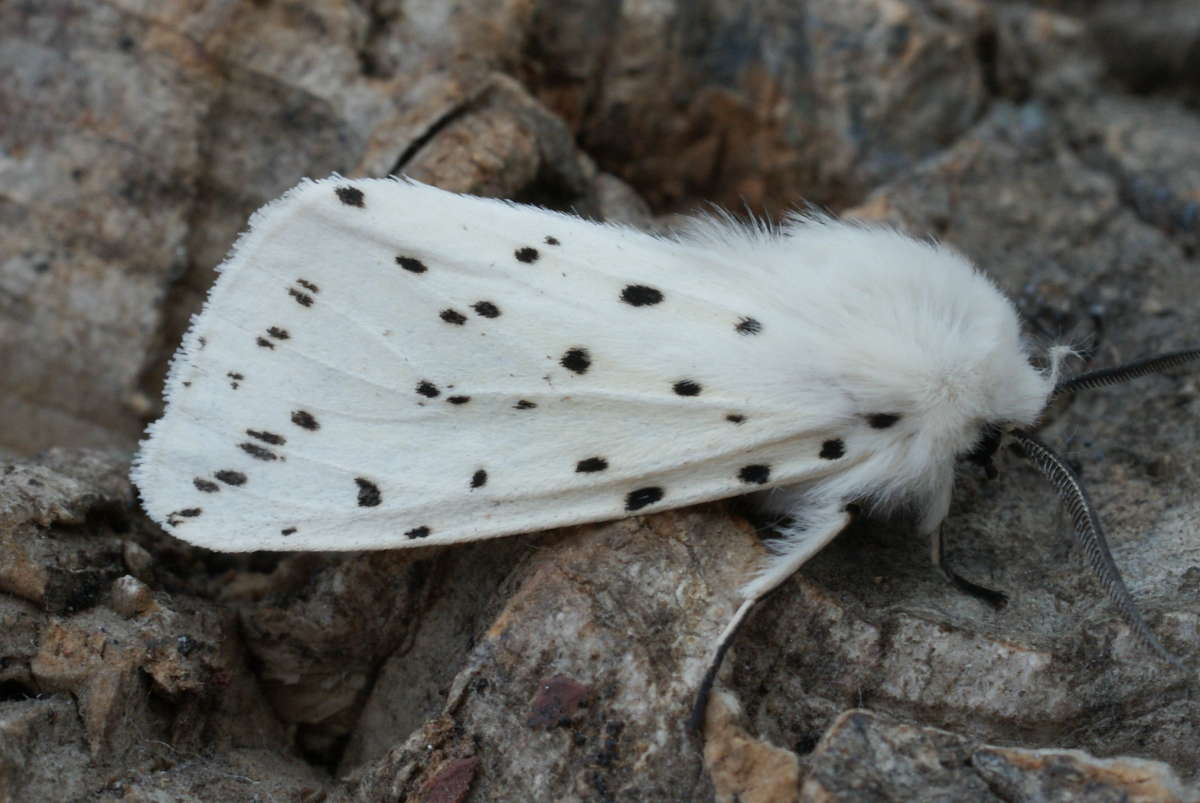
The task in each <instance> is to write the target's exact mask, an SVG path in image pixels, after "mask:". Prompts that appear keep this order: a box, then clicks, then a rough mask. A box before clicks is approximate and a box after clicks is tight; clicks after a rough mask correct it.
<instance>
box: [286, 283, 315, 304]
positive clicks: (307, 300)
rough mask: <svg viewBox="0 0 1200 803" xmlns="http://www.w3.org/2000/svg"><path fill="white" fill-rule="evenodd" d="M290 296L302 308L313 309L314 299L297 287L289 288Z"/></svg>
mask: <svg viewBox="0 0 1200 803" xmlns="http://www.w3.org/2000/svg"><path fill="white" fill-rule="evenodd" d="M288 295H289V296H291V297H292V298H294V299H296V303H297V304H299V305H300V306H302V307H311V306H312V305H313V297H312V296H310V295H309V294H308V293H303V292H301V291H299V290H297V289H296V288H295V287H289V288H288Z"/></svg>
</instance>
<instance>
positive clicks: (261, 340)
mask: <svg viewBox="0 0 1200 803" xmlns="http://www.w3.org/2000/svg"><path fill="white" fill-rule="evenodd" d="M254 342H255V343H257V344H258V346H259V348H264V349H274V348H275V344H274V343H272V342H271V341H270V340H267V339H266V338H265V337H263V336H262V335H259V336H258V338H257V339H256V340H255V341H254Z"/></svg>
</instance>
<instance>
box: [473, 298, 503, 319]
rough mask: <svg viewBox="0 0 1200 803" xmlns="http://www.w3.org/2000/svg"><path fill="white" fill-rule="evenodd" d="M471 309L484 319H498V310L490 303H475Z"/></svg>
mask: <svg viewBox="0 0 1200 803" xmlns="http://www.w3.org/2000/svg"><path fill="white" fill-rule="evenodd" d="M471 309H473V310H475V312H476V313H478V314H479V315H481V316H483V317H484V318H499V317H500V308H499V307H497V306H496V305H495V304H493V303H492V302H490V301H476V302H475V303H474V304H472V305H471Z"/></svg>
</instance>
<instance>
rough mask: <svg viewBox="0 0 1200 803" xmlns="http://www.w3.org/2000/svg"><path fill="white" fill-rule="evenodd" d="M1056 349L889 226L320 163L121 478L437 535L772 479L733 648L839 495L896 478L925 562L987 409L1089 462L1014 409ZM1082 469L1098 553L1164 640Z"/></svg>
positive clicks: (1101, 566)
mask: <svg viewBox="0 0 1200 803" xmlns="http://www.w3.org/2000/svg"><path fill="white" fill-rule="evenodd" d="M1067 352H1068V350H1067V349H1063V348H1059V349H1055V350H1052V351H1051V354H1050V359H1049V363H1050V366H1051V368H1050V370H1048V371H1046V372H1043V371H1039V370H1037V369H1036V368H1034V367H1033V366H1032V365H1031V363H1030V356H1031V355H1030V351H1029V349H1028V348H1027V346H1026V345H1025V343H1024V342H1023V340H1022V337H1021V331H1020V326H1019V322H1018V317H1017V314H1016V311H1015V309H1014V307H1013V305H1012V304H1011V303H1010V302H1009V301H1008V299H1006V298H1005V296H1004V295H1003V294H1001V293H1000V292H999V291H998V290H997V288H996V287H995V286H994V285H993V284H992V282H991V281H989V280H988V279H987V278H986V277H984V276H983V275H982V274H980V273H979V272H978V271H976V270H975V269H974V268H973V267H972V266H971V265H970V264H969V263H968V262H967V261H966V260H965V259H964V258H963V257H962V256H960V255H959V254H957V253H956V252H954V251H952V250H950V249H949V248H946V247H943V246H938V245H936V244H933V243H930V242H923V241H918V240H915V239H911V238H909V237H907V236H904V235H902V234H900V233H898V232H896V231H894V230H892V229H889V228H883V227H870V226H863V225H851V224H847V223H841V222H835V221H832V220H828V219H824V218H811V217H793V218H791V219H789V220H787V221H786V222H785V223H784V224H783V225H782V226H781V227H779V228H777V229H771V228H767V227H763V226H744V225H738V224H736V223H733V222H731V221H729V220H725V219H701V220H697V221H695V222H694V223H693V224H692V225H691V226H690V227H688V228H686V229H685V230H684V231H682V232H681V233H678V234H676V235H673V236H671V237H660V236H653V235H650V234H645V233H642V232H640V231H636V230H634V229H630V228H626V227H619V226H613V225H604V224H598V223H593V222H588V221H585V220H582V219H579V218H576V217H572V216H569V215H565V214H559V213H556V212H551V211H547V210H544V209H537V208H532V207H528V206H521V205H517V204H513V203H508V202H504V201H498V200H491V199H484V198H475V197H469V196H463V195H456V194H453V193H449V192H444V191H442V190H438V189H435V188H433V187H429V186H425V185H422V184H419V183H417V182H414V181H406V180H394V179H379V180H348V179H343V178H340V177H336V176H335V177H332V178H330V179H326V180H324V181H308V182H305V183H302V184H301V185H300V186H298V187H296V188H295V189H293V190H292V191H291V192H289V193H288V194H287V195H285V196H284V197H283V198H281V199H280V200H278V201H276V202H274V203H272V204H270V205H268V206H266V207H264V208H263V209H261V210H260V211H259V212H258V213H256V214H255V215H254V217H253V218H252V220H251V226H250V230H249V231H248V232H247V233H246V234H244V235H243V236H242V238H241V239H240V240H239V241H238V243H237V245H236V247H235V248H234V250H233V252H232V254H231V255H230V256H229V258H228V259H227V260H226V262H225V263H224V264H223V265H222V267H221V275H220V278H219V279H218V281H217V282H216V284H215V286H214V287H213V289H212V292H211V294H210V297H209V300H208V303H207V305H206V306H205V308H204V310H203V312H201V313H200V314H199V315H198V316H197V317H196V318H195V320H194V322H193V325H192V327H191V329H190V331H189V332H188V333H187V335H186V337H185V338H184V341H183V344H182V345H181V347H180V349H179V352H178V353H177V354H176V356H175V359H174V361H173V362H172V364H171V370H170V376H169V378H168V380H167V384H166V390H165V396H166V400H167V407H166V413H165V415H164V416H163V418H162V419H161V420H159V421H157V422H155V423H154V424H152V425H151V426H150V428H149V437H148V439H147V440H146V441H145V442H144V444H143V445H142V449H141V452H140V454H139V456H138V458H137V460H136V463H135V466H134V470H133V478H134V480H135V482H136V483H137V486H138V487H139V489H140V490H141V495H142V499H143V502H144V504H145V507H146V510H147V512H148V513H149V514H150V516H151V517H152V518H153V519H154V520H155V521H157V522H158V523H159V524H161V525H162V526H163V527H164V528H165V529H166V530H167V531H168V532H170V533H171V534H172V535H175V536H178V537H179V538H182V539H184V540H186V541H189V542H191V543H193V544H198V545H200V546H205V547H209V548H211V549H218V550H227V551H245V550H258V549H275V550H297V549H300V550H361V549H388V548H394V547H405V546H426V545H430V544H449V543H457V542H461V541H473V540H477V539H481V538H490V537H493V536H502V535H509V534H513V533H521V532H528V531H531V530H544V529H547V528H551V527H558V526H561V525H569V524H578V523H581V522H590V521H599V520H605V519H614V518H619V517H622V516H627V515H630V514H635V513H636V514H642V513H652V512H654V511H657V510H664V509H667V508H672V507H678V506H681V505H690V504H693V503H696V502H702V501H705V500H712V499H719V498H722V497H728V496H733V495H737V494H744V493H747V492H750V491H768V489H769V492H767V493H762V494H760V496H759V498H760V499H761V502H762V504H763V505H764V506H765V508H766V509H767V510H768V511H770V512H773V513H778V514H786V515H787V516H788V517H790V518H791V519H792V524H790V525H789V526H788V527H786V528H784V531H783V533H782V535H783V536H784V537H783V538H782V539H780V540H778V541H776V542H775V545H774V547H773V548H774V550H775V554H774V557H772V558H771V560H770V562H769V563H767V564H766V565H765V566H763V567H762V570H761V572H760V573H759V574H758V576H757V577H755V578H753V579H751V580H750V581H749V582H748V584H747V585H746V586H745V588H744V589H743V594H744V597H745V599H746V603H745V604H744V605H743V606H742V608H741V610H740V611H739V612H738V614H737V616H736V618H735V620H734V622H733V623H731V625H730V628H729V629H728V630H727V631H726V634H725V636H723V637H722V639H721V646H722V649H721V652H723V649H724V647H725V646H727V644H728V641H729V638H730V637H731V635H732V633H733V632H734V628H735V627H736V624H737V622H739V621H740V620H741V619H742V617H743V616H744V615H745V613H746V612H747V611H748V610H749V608H750V606H751V605H752V604H753V602H754V601H755V600H757V599H759V598H761V597H762V596H763V595H764V594H766V593H767V592H768V591H770V590H771V589H772V588H774V587H775V586H777V585H778V584H779V583H780V582H782V581H783V580H784V579H785V578H787V577H788V576H789V575H791V574H792V573H793V572H794V571H796V569H797V568H798V567H800V566H801V565H802V564H803V563H804V562H805V561H806V560H807V559H808V558H809V557H810V556H811V555H812V554H813V553H815V552H816V551H817V550H819V549H820V548H821V547H822V546H823V545H825V544H826V543H828V541H829V540H830V539H832V538H833V537H834V536H835V535H836V534H837V533H838V532H840V531H841V530H842V529H843V528H844V527H845V526H846V524H847V521H848V517H849V515H850V514H849V513H848V512H847V505H848V504H849V503H852V502H857V503H865V504H866V505H868V506H869V507H873V508H878V507H881V506H890V505H895V504H898V503H907V504H913V505H914V506H915V507H916V508H917V509H918V510H919V511H920V520H919V521H920V523H919V529H920V530H921V532H923V533H924V534H926V535H927V536H929V537H930V538H931V540H932V543H933V544H934V554H935V557H937V558H938V562H939V565H940V563H941V562H940V549H939V548H938V544H939V543H940V541H939V538H938V534H939V528H940V525H941V523H942V520H943V519H944V518H945V516H946V513H947V509H948V507H949V503H950V495H951V486H952V484H953V481H954V474H955V463H956V460H957V459H959V458H963V457H965V456H968V455H972V454H974V459H975V460H976V461H977V462H981V463H984V464H987V465H989V466H990V463H987V459H988V457H989V455H990V453H991V452H992V451H994V450H995V447H996V445H997V443H998V436H999V433H1001V432H1009V431H1015V433H1016V435H1017V437H1018V440H1019V441H1020V442H1022V443H1023V445H1024V446H1025V449H1026V452H1027V453H1028V454H1029V455H1030V457H1032V458H1033V459H1034V460H1035V462H1037V463H1038V465H1039V467H1041V468H1043V470H1044V471H1046V472H1047V473H1048V475H1050V476H1051V479H1053V480H1055V484H1056V486H1057V487H1059V488H1060V489H1063V488H1067V489H1068V490H1069V486H1072V485H1078V481H1077V480H1075V479H1074V477H1073V475H1071V474H1070V472H1069V469H1066V468H1065V466H1063V465H1062V464H1061V461H1057V460H1056V459H1054V457H1053V454H1052V453H1050V452H1049V451H1048V450H1045V452H1042V451H1041V450H1042V449H1044V447H1042V446H1041V444H1040V443H1038V442H1037V441H1036V440H1034V439H1033V438H1032V436H1029V435H1027V434H1025V433H1024V432H1023V431H1021V430H1020V429H1019V428H1023V427H1029V426H1032V425H1033V424H1034V423H1035V422H1036V421H1037V419H1038V417H1039V416H1040V415H1041V413H1042V411H1043V410H1044V408H1045V407H1046V405H1047V403H1048V401H1049V400H1050V398H1051V396H1052V395H1053V393H1054V392H1055V389H1056V384H1057V378H1058V364H1059V361H1060V360H1061V358H1062V357H1063V356H1064V355H1065V354H1066V353H1067ZM1196 354H1197V353H1196V352H1185V353H1181V354H1177V355H1171V356H1170V357H1168V358H1165V359H1166V360H1167V361H1168V362H1171V364H1175V363H1177V362H1179V361H1181V360H1183V359H1191V358H1193V357H1194V356H1196ZM1146 365H1149V364H1148V363H1147V364H1146ZM1141 367H1142V368H1145V365H1142V366H1141ZM1160 367H1163V365H1158V364H1155V365H1152V366H1150V369H1147V370H1153V369H1157V368H1160ZM1123 378H1126V377H1124V376H1122V377H1118V379H1123ZM1080 381H1082V380H1076V382H1077V383H1078V382H1080ZM1101 381H1102V380H1101ZM1071 389H1074V388H1071ZM1014 428H1017V429H1014ZM981 448H982V450H980V449H981ZM1047 455H1049V456H1047ZM1056 471H1057V472H1059V473H1058V474H1057V475H1056V474H1055V472H1056ZM1063 471H1065V472H1066V473H1065V474H1064V473H1062V472H1063ZM1080 492H1082V489H1081V487H1080ZM1075 498H1079V499H1082V500H1083V503H1082V506H1081V507H1078V508H1077V507H1076V506H1072V508H1071V512H1072V515H1073V516H1074V517H1075V519H1076V525H1077V530H1078V531H1080V532H1081V538H1083V539H1084V542H1085V546H1087V549H1088V554H1089V557H1090V558H1092V564H1093V567H1095V568H1097V569H1098V570H1099V571H1100V572H1101V577H1102V579H1103V580H1104V582H1105V586H1106V588H1107V589H1108V591H1109V593H1110V595H1111V596H1112V597H1113V599H1114V600H1115V601H1116V602H1117V603H1118V606H1119V607H1120V608H1121V611H1122V613H1123V614H1124V616H1125V619H1126V621H1127V622H1129V623H1130V624H1131V626H1132V627H1133V628H1134V630H1135V631H1136V632H1137V633H1138V635H1139V636H1140V637H1142V638H1143V640H1145V641H1146V642H1147V643H1148V644H1150V645H1151V646H1152V647H1153V648H1155V649H1156V651H1158V652H1160V653H1162V652H1163V650H1162V648H1161V647H1159V646H1158V643H1157V641H1155V640H1154V637H1153V635H1152V634H1150V631H1149V630H1148V629H1147V628H1146V626H1145V625H1144V624H1143V623H1142V621H1141V619H1140V617H1138V615H1137V611H1136V609H1135V608H1134V607H1133V605H1132V601H1131V600H1130V598H1129V595H1128V592H1126V591H1125V588H1124V585H1123V584H1122V583H1121V581H1120V577H1119V575H1117V573H1116V568H1115V566H1112V561H1111V558H1110V557H1108V552H1107V548H1105V547H1104V542H1103V535H1102V533H1101V532H1100V530H1099V523H1098V521H1097V520H1096V519H1095V515H1094V513H1093V512H1092V510H1091V507H1090V505H1087V504H1086V497H1084V496H1081V495H1080V494H1076V495H1074V496H1071V497H1069V501H1070V499H1075ZM1081 511H1082V512H1081ZM1081 516H1082V518H1081ZM1089 531H1090V532H1091V533H1092V535H1091V536H1089V535H1088V532H1089ZM1097 545H1098V546H1097ZM1094 550H1098V553H1097V554H1093V551H1094ZM956 579H957V578H956ZM718 660H719V657H718ZM714 670H715V663H714ZM710 682H711V672H710V677H709V678H708V679H707V680H706V684H705V688H707V684H708V683H710Z"/></svg>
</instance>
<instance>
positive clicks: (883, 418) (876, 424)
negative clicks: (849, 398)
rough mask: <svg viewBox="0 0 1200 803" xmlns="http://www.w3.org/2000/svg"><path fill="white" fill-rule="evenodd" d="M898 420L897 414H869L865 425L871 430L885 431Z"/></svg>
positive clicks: (898, 415)
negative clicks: (869, 426) (868, 425)
mask: <svg viewBox="0 0 1200 803" xmlns="http://www.w3.org/2000/svg"><path fill="white" fill-rule="evenodd" d="M899 420H900V414H899V413H871V414H870V415H868V416H867V423H868V424H870V425H871V428H872V429H887V428H888V427H890V426H891V425H892V424H895V423H896V422H897V421H899Z"/></svg>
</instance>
